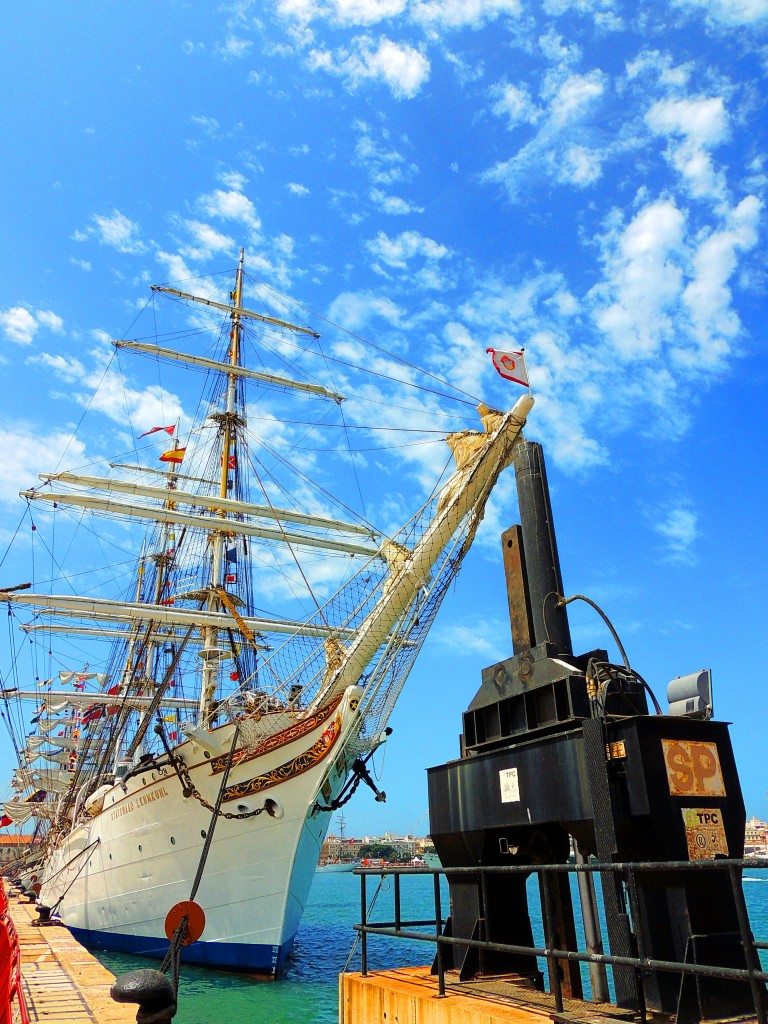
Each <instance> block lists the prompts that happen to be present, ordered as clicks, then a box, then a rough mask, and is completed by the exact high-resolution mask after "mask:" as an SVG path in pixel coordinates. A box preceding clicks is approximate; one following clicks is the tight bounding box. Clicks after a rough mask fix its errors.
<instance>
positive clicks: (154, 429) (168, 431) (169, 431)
mask: <svg viewBox="0 0 768 1024" xmlns="http://www.w3.org/2000/svg"><path fill="white" fill-rule="evenodd" d="M175 429H176V424H175V423H174V424H172V426H170V427H152V429H151V430H145V431H144V433H143V434H139V436H138V438H137V440H139V441H140V440H141V439H142V437H149V435H150V434H156V433H157V432H158V430H164V431H165V432H166V434H170V435H171V437H173V432H174V430H175Z"/></svg>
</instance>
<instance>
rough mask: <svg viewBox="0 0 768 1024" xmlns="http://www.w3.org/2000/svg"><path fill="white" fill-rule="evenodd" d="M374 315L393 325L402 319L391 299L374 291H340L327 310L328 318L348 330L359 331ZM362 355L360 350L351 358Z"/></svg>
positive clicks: (399, 310)
mask: <svg viewBox="0 0 768 1024" xmlns="http://www.w3.org/2000/svg"><path fill="white" fill-rule="evenodd" d="M376 317H380V318H382V319H383V320H385V321H387V322H388V323H390V324H393V325H395V326H400V324H402V322H403V319H404V317H403V311H402V310H401V309H400V307H399V306H397V304H396V303H395V302H393V301H392V299H390V298H386V297H384V296H380V295H376V294H375V293H374V292H342V293H341V294H340V295H337V296H336V298H335V299H334V300H333V302H332V303H331V307H330V309H329V311H328V319H329V320H331V321H332V322H333V323H338V324H342V325H343V326H344V327H345V328H346V329H347V330H348V331H360V330H362V329H363V328H364V327H365V326H366V325H367V324H369V323H370V322H371V321H372V320H374V319H375V318H376ZM362 357H363V353H362V352H360V353H359V354H356V355H354V357H353V358H354V359H358V358H362Z"/></svg>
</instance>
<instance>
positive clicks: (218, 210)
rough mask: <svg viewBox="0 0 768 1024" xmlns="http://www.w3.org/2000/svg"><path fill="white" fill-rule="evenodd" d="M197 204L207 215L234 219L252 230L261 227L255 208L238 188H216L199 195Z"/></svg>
mask: <svg viewBox="0 0 768 1024" xmlns="http://www.w3.org/2000/svg"><path fill="white" fill-rule="evenodd" d="M198 205H199V206H200V208H201V209H202V210H203V212H204V213H206V214H207V215H208V216H209V217H222V218H223V219H224V220H236V221H240V222H241V223H243V224H245V225H246V226H247V227H249V228H251V229H252V230H253V231H257V230H258V229H259V228H260V227H261V220H260V219H259V216H258V214H257V213H256V208H255V206H254V205H253V203H252V202H251V200H250V199H249V198H248V196H246V195H244V194H243V193H242V192H240V191H239V190H238V189H234V188H233V189H230V190H229V191H227V192H225V191H224V190H223V189H220V188H217V189H216V191H215V192H212V193H211V194H210V195H206V196H201V197H200V199H199V200H198Z"/></svg>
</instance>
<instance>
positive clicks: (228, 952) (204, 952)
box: [69, 928, 293, 974]
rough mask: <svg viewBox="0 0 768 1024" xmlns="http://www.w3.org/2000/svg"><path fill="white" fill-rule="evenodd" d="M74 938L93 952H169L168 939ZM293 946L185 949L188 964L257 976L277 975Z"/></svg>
mask: <svg viewBox="0 0 768 1024" xmlns="http://www.w3.org/2000/svg"><path fill="white" fill-rule="evenodd" d="M69 930H70V931H71V932H72V934H73V935H74V937H75V938H76V939H77V941H78V942H80V943H81V944H82V945H83V946H86V947H88V948H89V949H94V950H99V949H108V950H111V951H112V952H115V953H133V954H134V955H136V956H148V957H153V958H156V959H159V960H162V959H163V957H164V956H165V954H166V953H167V952H168V940H167V939H165V938H164V939H163V940H162V941H160V940H158V939H152V938H147V937H146V936H143V935H121V934H120V933H119V932H100V931H91V930H88V929H84V928H70V929H69ZM292 946H293V939H290V940H289V941H288V942H285V943H283V945H282V946H263V945H250V946H249V945H245V944H244V943H239V942H193V943H192V945H191V946H187V947H186V948H185V949H184V950H182V954H181V959H182V962H183V963H186V964H201V965H202V966H204V967H219V968H221V969H223V970H229V971H249V972H252V973H254V974H277V973H278V972H279V971H280V970H281V969H282V967H283V965H284V964H285V961H286V958H287V957H288V954H289V953H290V951H291V947H292Z"/></svg>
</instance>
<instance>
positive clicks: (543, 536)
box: [515, 441, 573, 654]
mask: <svg viewBox="0 0 768 1024" xmlns="http://www.w3.org/2000/svg"><path fill="white" fill-rule="evenodd" d="M515 479H516V482H517V498H518V503H519V505H520V522H521V524H522V534H523V550H524V552H525V569H526V576H527V581H528V593H529V595H530V602H531V615H532V618H533V631H534V643H535V645H536V646H538V645H539V644H543V643H545V642H546V641H550V642H551V643H553V644H555V646H556V648H557V653H558V654H573V647H572V646H571V631H570V629H569V627H568V615H567V613H566V610H565V608H559V607H557V601H556V599H555V597H553V596H551V595H554V594H557V595H561V594H562V593H563V580H562V576H561V575H560V559H559V558H558V554H557V541H556V540H555V528H554V524H553V522H552V506H551V504H550V501H549V488H548V486H547V471H546V469H545V466H544V453H543V451H542V447H541V445H540V444H538V443H537V442H536V441H521V442H519V443H518V444H517V445H516V446H515Z"/></svg>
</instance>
